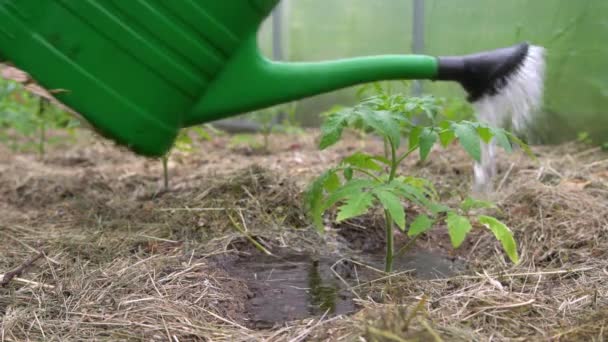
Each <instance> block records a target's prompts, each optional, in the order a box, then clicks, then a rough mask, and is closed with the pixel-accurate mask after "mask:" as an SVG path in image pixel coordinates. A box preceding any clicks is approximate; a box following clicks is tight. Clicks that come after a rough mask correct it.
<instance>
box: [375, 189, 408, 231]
mask: <svg viewBox="0 0 608 342" xmlns="http://www.w3.org/2000/svg"><path fill="white" fill-rule="evenodd" d="M374 195H376V197H377V198H378V200H379V201H380V203H382V206H383V207H384V208H385V209H386V210H388V212H389V214H391V217H392V219H393V221H395V224H397V226H398V227H399V229H401V231H404V230H405V210H404V209H403V205H402V204H401V200H399V197H397V196H395V194H393V193H392V192H390V191H384V190H381V191H374Z"/></svg>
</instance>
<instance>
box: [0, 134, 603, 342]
mask: <svg viewBox="0 0 608 342" xmlns="http://www.w3.org/2000/svg"><path fill="white" fill-rule="evenodd" d="M315 137H316V134H315V132H309V133H307V134H303V135H298V136H276V137H274V138H273V139H272V141H273V143H272V146H271V150H272V153H271V154H260V153H256V152H255V151H250V150H248V149H247V148H234V147H229V146H230V144H229V143H228V138H226V137H220V138H217V139H215V140H214V141H212V142H205V143H202V144H201V146H199V147H198V148H197V149H196V150H195V151H194V152H191V153H188V154H185V153H177V154H175V155H173V156H172V157H171V162H170V189H169V190H168V191H164V190H162V180H161V175H162V171H161V163H160V162H159V161H157V160H148V159H144V158H140V157H136V156H134V155H132V154H131V153H130V152H127V151H124V150H122V149H119V148H117V147H115V146H113V145H112V144H110V143H108V142H107V141H105V140H102V139H97V138H95V137H92V136H90V135H89V134H86V133H82V134H80V138H79V140H78V141H77V142H75V143H69V144H64V146H60V145H57V146H52V147H49V152H48V154H47V155H46V156H45V158H44V159H43V160H39V159H38V158H37V157H36V156H35V155H29V154H13V153H10V152H9V151H8V150H6V149H4V148H3V147H0V273H8V272H9V271H11V270H15V269H17V268H19V267H20V266H21V265H24V263H27V261H28V260H30V259H32V258H34V257H35V256H36V255H37V254H38V253H39V252H40V251H42V252H43V256H42V257H40V258H39V259H37V260H35V261H34V262H33V263H32V265H31V266H29V267H26V268H25V270H24V272H23V273H22V274H20V275H18V276H17V277H16V278H13V279H12V280H11V281H10V282H9V283H8V285H7V286H5V287H0V316H1V317H2V321H1V324H2V326H1V331H0V340H2V341H23V340H32V341H39V340H63V341H65V340H151V339H152V340H172V341H191V340H204V341H239V340H241V341H255V340H269V341H291V340H341V341H354V340H361V339H360V338H364V339H365V340H367V341H415V340H418V341H427V340H431V341H432V340H441V339H442V340H446V341H447V340H449V341H454V340H463V341H467V340H492V341H499V340H522V341H524V340H525V341H529V340H572V341H577V340H593V339H595V340H598V341H599V340H602V339H603V338H604V336H605V334H606V332H604V330H605V327H606V326H607V325H608V310H607V309H606V308H607V307H608V306H607V305H608V281H606V280H607V279H608V255H607V254H608V154H606V153H603V152H601V151H599V150H597V149H592V148H590V147H586V146H577V145H564V146H558V147H539V148H536V149H535V152H537V154H538V156H539V159H538V161H537V162H534V161H532V160H530V159H529V158H527V157H525V156H523V155H521V154H519V153H514V154H513V155H510V156H503V158H502V159H501V160H500V163H499V170H500V175H499V176H498V179H497V187H498V188H499V191H498V194H497V195H495V200H496V202H497V203H498V204H499V207H500V208H501V211H502V212H501V213H498V215H499V216H500V218H502V219H503V220H504V221H505V222H507V223H508V224H509V226H510V227H511V228H512V229H513V230H514V231H515V233H516V237H517V240H518V243H519V245H520V246H519V250H520V254H521V256H522V262H521V263H520V264H519V265H517V266H513V265H511V264H509V263H508V262H506V259H505V256H504V254H503V253H502V252H501V250H500V248H499V246H498V244H496V243H495V242H494V240H493V238H492V237H491V236H490V235H489V234H487V233H485V232H483V231H475V232H474V233H473V234H472V235H471V236H470V238H469V239H468V241H467V242H466V243H465V244H464V245H463V246H462V247H461V248H460V249H458V250H457V251H452V250H451V249H450V248H449V239H448V238H447V236H446V234H445V232H444V231H443V229H442V227H438V228H437V229H436V230H435V231H434V232H432V233H430V234H429V235H428V236H426V237H425V238H423V239H421V240H420V241H418V245H417V246H416V248H415V249H414V251H413V252H411V253H409V255H407V256H405V257H404V259H403V260H402V263H401V266H399V268H398V271H397V272H396V273H395V274H393V275H391V276H387V275H385V274H382V273H381V272H378V271H376V270H375V269H376V268H378V267H380V264H381V260H378V256H379V255H380V254H378V251H379V250H381V248H382V234H381V232H379V229H381V228H380V226H381V223H380V222H381V220H380V217H379V216H378V215H375V214H370V215H368V216H366V217H364V218H362V219H359V220H353V221H351V222H348V223H347V224H344V225H342V226H333V227H332V229H329V231H328V233H327V234H326V235H325V236H322V237H321V236H318V235H317V234H316V233H315V232H314V231H313V229H312V228H311V227H310V226H309V224H308V221H307V219H306V218H305V216H304V213H303V210H302V199H301V190H302V189H304V187H305V185H306V184H307V182H308V181H309V180H310V178H311V177H312V176H315V175H317V174H319V173H320V172H321V170H323V168H324V167H326V166H327V165H330V164H332V163H334V162H336V161H337V160H339V159H340V158H341V156H344V155H345V154H347V153H350V152H352V151H354V150H355V149H359V148H363V149H366V150H368V151H372V152H380V151H381V148H382V146H381V144H378V143H377V142H375V141H373V140H368V141H366V142H363V141H359V140H357V139H354V138H351V139H348V141H347V142H345V143H342V144H340V145H338V146H336V147H335V148H333V149H330V150H328V151H323V152H319V151H318V150H317V149H316V148H315ZM403 171H404V172H409V173H410V174H413V175H422V176H425V177H429V178H430V179H432V180H434V181H435V184H436V186H437V188H438V189H439V190H440V192H441V194H442V197H443V198H445V199H446V201H448V202H450V201H453V200H456V199H457V198H458V197H459V196H463V194H465V193H466V192H467V191H468V189H469V187H470V178H471V163H470V162H469V161H467V159H466V158H465V157H464V154H463V153H462V152H461V151H460V150H459V149H458V148H449V149H448V150H447V151H446V150H437V151H434V152H432V155H431V158H430V161H428V162H426V163H424V164H420V163H418V162H417V161H416V160H415V158H412V159H411V160H409V161H408V162H407V165H405V167H404V169H403ZM244 230H246V231H247V232H248V233H247V234H249V235H248V236H249V237H250V238H252V239H255V241H257V242H258V243H260V244H261V245H263V246H264V247H265V248H267V249H268V250H269V251H270V252H271V253H273V255H274V257H270V256H265V255H264V254H263V253H261V252H260V251H258V250H257V249H255V248H253V247H252V244H251V243H250V242H249V241H248V239H247V238H246V237H245V235H244V234H243V233H242V231H244ZM398 241H399V242H400V243H403V241H404V238H403V237H401V236H399V237H398ZM273 258H274V259H273ZM340 259H344V260H342V261H341V262H339V263H336V262H337V261H339V260H340ZM269 265H270V266H269ZM463 265H465V266H463ZM431 269H432V270H435V271H437V272H436V273H434V274H431V273H429V272H428V271H429V270H431ZM425 272H426V273H425ZM454 274H456V275H454ZM273 284H274V285H273ZM276 284H278V285H276ZM281 286H282V287H281ZM269 298H271V299H270V300H269ZM285 298H288V299H291V300H292V301H293V303H294V305H291V306H287V307H285V306H279V305H278V303H283V302H280V301H281V300H284V299H285ZM302 298H303V299H302ZM298 303H299V304H298ZM306 303H308V304H307V305H308V306H307V307H303V306H302V305H305V306H306ZM270 304H273V305H274V306H273V309H272V310H273V312H274V315H273V314H272V312H270V313H269V310H268V309H267V308H268V307H269V305H270ZM328 309H329V310H328ZM282 310H283V311H282ZM277 312H279V313H280V314H279V315H277V314H276V313H277ZM277 316H281V317H277ZM280 318H283V319H282V320H281V319H280Z"/></svg>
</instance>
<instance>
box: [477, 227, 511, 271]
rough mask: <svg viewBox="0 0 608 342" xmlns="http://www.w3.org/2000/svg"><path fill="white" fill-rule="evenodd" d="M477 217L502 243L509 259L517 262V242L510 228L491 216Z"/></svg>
mask: <svg viewBox="0 0 608 342" xmlns="http://www.w3.org/2000/svg"><path fill="white" fill-rule="evenodd" d="M477 219H478V220H479V223H481V224H483V225H484V226H486V227H487V228H488V229H490V230H491V231H492V233H494V236H496V238H497V239H498V241H500V243H501V244H502V248H503V249H504V250H505V252H506V253H507V255H508V256H509V259H511V261H512V262H513V263H514V264H517V263H518V262H519V255H518V254H517V244H516V243H515V239H514V238H513V233H512V232H511V230H510V229H509V228H508V227H507V226H506V225H505V224H504V223H502V222H500V221H498V220H497V219H495V218H494V217H491V216H484V215H480V216H479V217H478V218H477Z"/></svg>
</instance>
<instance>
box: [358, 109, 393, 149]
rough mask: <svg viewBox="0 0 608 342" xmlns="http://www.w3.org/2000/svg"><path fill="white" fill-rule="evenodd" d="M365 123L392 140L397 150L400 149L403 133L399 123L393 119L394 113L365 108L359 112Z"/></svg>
mask: <svg viewBox="0 0 608 342" xmlns="http://www.w3.org/2000/svg"><path fill="white" fill-rule="evenodd" d="M357 114H358V115H359V117H360V118H361V120H362V121H363V123H364V124H365V125H367V126H369V127H371V128H373V129H374V130H375V131H376V132H377V133H378V134H380V135H381V136H383V137H386V138H388V139H390V140H391V143H392V144H393V145H394V146H395V148H397V147H399V145H400V140H401V132H400V130H399V123H398V121H397V120H395V118H394V117H393V115H394V114H393V113H391V112H389V111H386V110H379V111H376V110H371V109H369V108H363V109H361V110H359V111H357Z"/></svg>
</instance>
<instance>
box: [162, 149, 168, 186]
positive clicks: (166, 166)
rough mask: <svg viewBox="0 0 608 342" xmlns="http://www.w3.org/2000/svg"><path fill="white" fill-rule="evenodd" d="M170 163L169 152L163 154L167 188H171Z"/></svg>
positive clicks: (164, 178) (164, 176) (164, 179)
mask: <svg viewBox="0 0 608 342" xmlns="http://www.w3.org/2000/svg"><path fill="white" fill-rule="evenodd" d="M168 164H169V154H168V153H167V154H165V155H164V156H163V181H164V183H163V184H164V186H165V190H167V189H169V168H168Z"/></svg>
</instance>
